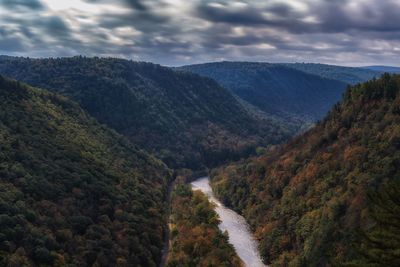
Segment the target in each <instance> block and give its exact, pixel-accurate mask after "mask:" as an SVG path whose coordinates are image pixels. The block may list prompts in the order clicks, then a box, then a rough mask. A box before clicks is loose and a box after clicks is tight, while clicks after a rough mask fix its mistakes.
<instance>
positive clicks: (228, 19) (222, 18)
mask: <svg viewBox="0 0 400 267" xmlns="http://www.w3.org/2000/svg"><path fill="white" fill-rule="evenodd" d="M196 9H197V15H198V16H200V17H201V18H203V19H206V20H208V21H211V22H224V23H230V24H236V25H257V24H266V23H267V20H266V19H264V18H263V16H262V15H261V14H260V12H259V11H258V10H256V9H255V8H246V9H244V10H239V11H235V10H230V9H229V7H227V6H224V7H217V6H211V5H208V4H200V5H198V6H197V8H196Z"/></svg>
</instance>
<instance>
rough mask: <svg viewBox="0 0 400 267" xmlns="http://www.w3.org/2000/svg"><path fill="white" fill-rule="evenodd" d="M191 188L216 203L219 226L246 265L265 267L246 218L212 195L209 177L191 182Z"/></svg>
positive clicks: (248, 266)
mask: <svg viewBox="0 0 400 267" xmlns="http://www.w3.org/2000/svg"><path fill="white" fill-rule="evenodd" d="M191 184H192V188H193V190H200V191H202V192H203V193H204V194H206V195H207V196H208V199H209V200H210V201H211V202H214V203H215V204H216V208H215V211H216V212H217V213H218V215H219V218H220V220H221V224H220V225H219V228H220V229H221V230H222V232H225V230H226V231H228V234H229V242H230V243H231V244H232V245H233V247H234V248H235V250H236V253H237V254H238V256H239V257H240V258H241V259H242V261H243V262H244V264H245V265H246V266H247V267H265V265H264V264H263V263H262V261H261V258H260V254H259V253H258V249H257V247H258V244H257V241H256V240H255V239H254V238H253V236H252V233H251V231H250V228H249V225H248V224H247V222H246V220H245V219H244V218H243V217H242V216H240V215H239V214H237V213H236V212H235V211H233V210H231V209H229V208H227V207H225V206H224V205H223V204H222V203H221V202H220V201H219V200H218V199H216V198H215V197H214V194H213V192H212V189H211V186H210V179H209V178H208V177H202V178H199V179H197V180H195V181H194V182H192V183H191Z"/></svg>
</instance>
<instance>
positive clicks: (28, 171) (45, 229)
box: [0, 76, 170, 267]
mask: <svg viewBox="0 0 400 267" xmlns="http://www.w3.org/2000/svg"><path fill="white" fill-rule="evenodd" d="M0 102H1V105H0V144H1V146H0V266H43V267H45V266H70V267H75V266H76V267H78V266H79V267H81V266H104V267H105V266H157V265H158V264H159V261H160V259H161V254H162V253H161V250H162V246H163V232H164V227H165V224H166V218H165V215H166V214H165V211H164V206H165V200H166V188H167V186H166V185H167V183H168V180H169V179H170V178H169V177H170V171H169V170H168V169H167V168H166V166H165V165H164V164H163V163H162V162H161V161H159V160H157V159H155V158H154V157H152V156H149V155H148V154H146V153H144V152H142V151H140V150H138V149H137V148H136V147H135V146H133V145H131V144H130V143H129V142H128V141H127V140H126V139H125V138H124V137H122V136H120V135H119V134H117V133H116V132H114V131H113V130H109V129H108V128H106V127H104V126H101V125H100V124H98V123H97V122H96V121H95V120H94V119H92V118H91V117H89V116H88V115H87V113H85V112H84V111H83V110H82V109H81V108H80V107H79V106H78V105H77V104H75V103H73V102H71V101H70V100H67V99H66V98H65V97H60V96H57V95H54V94H52V93H48V92H46V91H44V90H41V89H35V88H31V87H28V86H26V85H24V84H21V83H19V82H16V81H11V80H8V79H5V78H3V77H1V76H0Z"/></svg>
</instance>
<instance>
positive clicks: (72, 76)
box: [0, 57, 294, 168]
mask: <svg viewBox="0 0 400 267" xmlns="http://www.w3.org/2000/svg"><path fill="white" fill-rule="evenodd" d="M0 73H2V74H4V75H7V76H10V77H12V78H16V79H19V80H22V81H25V82H28V83H30V84H32V85H35V86H40V87H43V88H46V89H48V90H51V91H54V92H57V93H60V94H63V95H66V96H68V97H70V98H72V99H74V100H76V101H77V102H78V103H79V104H80V105H81V106H82V107H83V108H84V109H85V110H87V111H88V112H89V113H90V114H91V115H92V116H93V117H95V118H96V119H97V120H98V121H99V122H101V123H104V124H107V125H108V126H110V127H112V128H114V129H115V130H117V131H118V132H119V133H122V134H124V135H125V136H127V137H128V138H129V139H130V140H131V141H133V143H134V144H137V145H139V146H140V147H142V148H145V149H146V150H148V151H150V152H153V153H155V154H156V155H157V156H158V157H160V158H161V159H163V160H164V161H165V162H166V163H168V165H170V166H172V167H190V168H201V167H203V166H204V165H207V166H212V165H215V164H216V163H218V162H219V161H221V160H227V159H238V158H240V157H241V156H246V155H248V154H250V153H251V152H252V151H254V149H255V148H256V147H257V146H259V145H265V144H270V143H276V142H279V141H281V140H284V139H287V138H288V137H289V136H291V135H292V134H293V132H294V129H288V128H287V127H286V125H283V124H282V123H281V122H279V121H277V120H274V119H260V118H257V117H256V116H253V115H252V114H251V113H250V112H248V111H246V110H245V109H244V108H243V106H242V105H241V104H240V103H239V102H238V101H237V100H236V99H235V98H234V97H233V96H232V94H231V93H230V92H229V91H228V90H226V89H224V88H222V87H220V86H219V85H218V84H217V83H216V82H214V81H213V80H211V79H208V78H202V77H200V76H198V75H195V74H189V73H182V72H176V71H174V70H172V69H170V68H166V67H162V66H159V65H155V64H151V63H138V62H133V61H128V60H122V59H112V58H108V59H101V58H84V57H73V58H62V59H28V58H12V57H4V58H0Z"/></svg>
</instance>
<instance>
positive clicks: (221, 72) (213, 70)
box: [180, 62, 347, 126]
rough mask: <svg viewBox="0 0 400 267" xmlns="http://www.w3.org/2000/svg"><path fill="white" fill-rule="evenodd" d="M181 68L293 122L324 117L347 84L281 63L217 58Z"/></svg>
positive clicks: (310, 120)
mask: <svg viewBox="0 0 400 267" xmlns="http://www.w3.org/2000/svg"><path fill="white" fill-rule="evenodd" d="M180 69H182V70H185V71H189V72H193V73H197V74H200V75H202V76H206V77H209V78H212V79H215V80H216V81H217V82H219V83H220V84H221V85H222V86H224V87H225V88H228V89H229V90H231V91H232V92H233V93H234V94H235V95H237V96H238V97H240V98H241V99H243V100H244V101H246V102H248V103H250V104H251V105H253V106H256V107H257V108H259V109H261V110H262V111H264V112H265V113H267V114H271V115H274V116H277V117H278V118H281V119H284V120H285V121H289V122H291V123H293V122H296V121H298V120H300V121H302V122H303V123H304V122H315V121H317V120H319V119H322V118H323V117H324V116H325V115H326V114H327V112H328V111H329V110H330V108H331V107H332V106H333V105H334V104H335V103H336V102H337V101H339V100H340V98H341V96H342V94H343V93H344V91H345V89H346V86H347V84H346V83H344V82H341V81H337V80H332V79H327V78H323V77H321V76H317V75H313V74H309V73H306V72H303V71H300V70H296V69H294V68H290V67H287V66H284V65H281V64H270V63H255V62H218V63H206V64H200V65H190V66H184V67H182V68H180ZM303 123H300V124H299V126H301V125H302V124H303Z"/></svg>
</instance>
